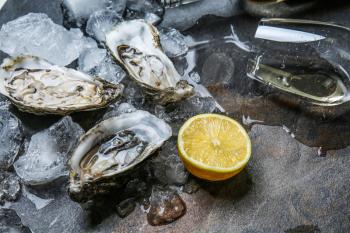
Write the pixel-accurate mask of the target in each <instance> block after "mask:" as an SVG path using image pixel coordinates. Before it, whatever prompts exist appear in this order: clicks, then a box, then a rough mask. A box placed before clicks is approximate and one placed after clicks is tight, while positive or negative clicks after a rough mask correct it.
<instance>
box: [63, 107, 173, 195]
mask: <svg viewBox="0 0 350 233" xmlns="http://www.w3.org/2000/svg"><path fill="white" fill-rule="evenodd" d="M171 135H172V131H171V128H170V126H169V125H168V124H166V123H165V122H164V121H163V120H161V119H159V118H157V117H155V116H154V115H152V114H150V113H148V112H146V111H141V110H137V111H134V112H131V113H123V114H121V115H119V116H117V117H112V118H109V119H106V120H104V121H102V122H101V123H99V124H97V125H96V126H95V127H93V128H92V129H90V130H89V131H88V132H87V133H86V134H85V135H83V136H82V137H81V139H80V141H79V143H78V146H77V147H76V149H75V150H74V152H73V154H72V157H71V160H70V165H71V172H70V185H69V194H70V197H71V198H72V199H73V200H75V201H78V202H84V201H87V200H89V199H92V198H93V197H94V196H95V195H98V194H103V193H106V192H108V191H109V190H110V189H112V188H115V187H116V186H117V185H118V181H117V180H118V178H120V177H121V176H123V175H125V174H127V173H128V172H129V171H131V170H132V169H133V168H134V167H135V166H136V165H138V164H139V163H141V162H142V161H143V160H145V159H146V158H147V157H148V156H150V155H151V154H152V153H153V152H155V151H156V150H157V149H158V148H160V147H161V146H162V145H163V143H164V142H165V141H166V140H168V139H169V138H170V136H171Z"/></svg>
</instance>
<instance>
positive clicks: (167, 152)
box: [150, 137, 188, 185]
mask: <svg viewBox="0 0 350 233" xmlns="http://www.w3.org/2000/svg"><path fill="white" fill-rule="evenodd" d="M150 163H151V167H152V170H153V173H154V176H155V177H156V178H157V179H158V180H159V181H160V182H162V183H165V184H169V185H172V184H177V185H182V184H185V183H186V181H187V178H188V172H187V171H186V169H185V167H184V165H183V163H182V162H181V159H180V158H179V156H178V152H177V147H176V137H173V138H172V139H171V140H169V141H168V142H166V143H165V144H164V146H163V147H162V150H161V151H160V153H159V154H158V155H157V156H153V157H152V159H151V161H150Z"/></svg>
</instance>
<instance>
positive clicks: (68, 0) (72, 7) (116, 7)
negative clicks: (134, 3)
mask: <svg viewBox="0 0 350 233" xmlns="http://www.w3.org/2000/svg"><path fill="white" fill-rule="evenodd" d="M125 5H126V0H63V2H62V6H63V7H62V9H63V14H64V16H65V21H67V23H68V24H74V25H77V26H78V27H80V26H82V25H83V24H84V23H85V22H86V21H87V20H88V19H89V17H90V15H91V14H93V13H94V12H96V11H101V10H111V11H113V12H115V14H117V15H122V14H123V12H124V10H125ZM67 23H66V24H67Z"/></svg>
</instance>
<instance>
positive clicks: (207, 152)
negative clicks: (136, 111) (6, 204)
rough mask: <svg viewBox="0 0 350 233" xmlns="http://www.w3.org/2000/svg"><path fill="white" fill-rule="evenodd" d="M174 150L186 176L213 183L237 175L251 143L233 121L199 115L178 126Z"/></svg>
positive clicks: (243, 130)
mask: <svg viewBox="0 0 350 233" xmlns="http://www.w3.org/2000/svg"><path fill="white" fill-rule="evenodd" d="M178 149H179V155H180V158H181V160H182V161H183V163H184V165H185V167H186V168H187V170H188V171H189V172H190V173H192V174H193V175H194V176H197V177H199V178H202V179H206V180H211V181H217V180H225V179H228V178H230V177H232V176H234V175H236V174H238V173H239V172H240V171H241V170H242V169H243V168H244V167H245V166H246V164H247V163H248V161H249V158H250V155H251V142H250V139H249V136H248V134H247V132H246V131H245V129H244V128H243V127H242V126H241V125H240V124H239V123H238V122H237V121H235V120H233V119H231V118H229V117H226V116H222V115H218V114H201V115H197V116H194V117H192V118H190V119H189V120H188V121H186V123H185V124H184V125H183V126H182V127H181V129H180V131H179V135H178Z"/></svg>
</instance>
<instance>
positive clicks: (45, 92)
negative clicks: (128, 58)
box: [0, 56, 123, 115]
mask: <svg viewBox="0 0 350 233" xmlns="http://www.w3.org/2000/svg"><path fill="white" fill-rule="evenodd" d="M122 91H123V85H114V84H111V83H108V82H106V81H104V80H102V79H100V78H97V77H91V76H89V75H87V74H85V73H82V72H79V71H76V70H74V69H69V68H65V67H59V66H56V65H52V64H51V63H49V62H47V61H45V60H43V59H41V58H38V57H33V56H20V57H16V58H13V59H5V60H4V62H3V64H2V65H1V70H0V93H1V94H3V95H5V96H7V97H8V98H9V99H10V100H11V102H12V103H13V104H15V105H16V106H17V107H18V108H19V109H20V110H22V111H26V112H31V113H34V114H38V115H43V114H58V115H67V114H69V113H72V112H76V111H87V110H94V109H99V108H103V107H105V106H106V105H107V104H109V103H110V102H112V101H113V100H115V99H116V98H117V97H119V96H120V94H121V93H122Z"/></svg>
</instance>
